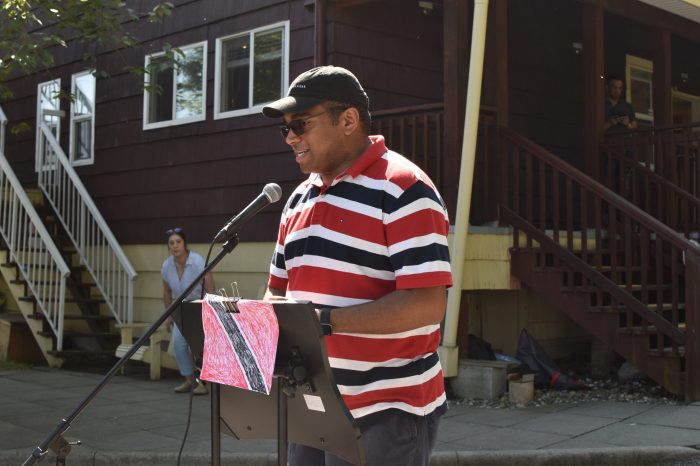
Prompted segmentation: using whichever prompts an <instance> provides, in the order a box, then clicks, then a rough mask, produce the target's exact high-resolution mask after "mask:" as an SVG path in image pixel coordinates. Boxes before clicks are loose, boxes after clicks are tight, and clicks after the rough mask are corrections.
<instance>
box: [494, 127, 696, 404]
mask: <svg viewBox="0 0 700 466" xmlns="http://www.w3.org/2000/svg"><path fill="white" fill-rule="evenodd" d="M498 142H499V152H498V155H497V157H498V163H496V164H495V165H496V166H498V167H499V177H500V178H499V182H498V184H497V186H498V187H499V190H500V192H499V195H498V196H497V198H498V199H499V202H498V209H499V219H500V221H501V223H503V224H506V225H509V226H511V227H512V230H513V247H512V249H511V271H512V273H513V275H515V276H516V277H518V278H519V279H520V280H521V281H522V283H524V284H525V285H526V286H528V287H530V288H532V289H533V290H535V291H536V292H538V294H540V295H541V296H542V297H543V298H544V299H545V300H546V301H548V302H549V303H551V304H552V305H554V306H555V307H557V308H558V309H560V310H561V311H562V312H564V313H565V314H566V315H568V316H569V317H570V318H571V319H572V320H573V321H575V322H576V323H577V324H579V325H580V326H581V327H583V328H584V329H586V330H587V331H588V332H589V333H590V334H591V335H593V336H595V337H596V338H599V339H600V340H601V341H603V342H604V343H606V344H607V345H608V346H609V347H611V348H612V349H614V350H615V351H616V352H617V353H619V354H620V355H621V356H623V357H624V358H625V359H627V360H628V361H630V362H631V363H632V364H634V365H635V366H636V367H637V368H638V369H639V370H641V371H642V372H644V373H645V374H647V375H648V376H649V377H650V378H652V379H653V380H655V381H656V382H658V383H659V384H661V385H662V386H664V387H665V388H666V389H667V390H668V391H670V392H671V393H674V394H677V395H680V396H684V397H685V398H686V399H687V400H693V401H697V400H700V366H698V363H699V362H700V361H699V357H700V341H699V340H700V339H698V336H697V330H698V325H699V324H700V322H699V321H700V319H698V316H699V314H700V291H698V289H699V288H700V287H699V286H698V285H697V284H698V283H700V247H698V245H697V244H695V243H693V242H691V241H689V240H688V239H687V238H686V237H684V235H683V234H681V233H679V232H678V231H676V230H674V229H672V228H671V227H669V225H667V224H664V223H662V222H661V221H659V220H658V219H656V218H654V217H652V216H651V215H649V213H647V212H645V211H643V210H641V209H639V208H638V207H637V206H635V205H633V204H632V203H630V202H629V201H627V200H626V199H624V198H623V197H622V196H620V195H617V194H616V193H615V192H613V191H612V190H610V189H608V188H607V187H606V186H603V185H602V184H600V183H598V182H596V181H595V180H593V179H592V178H590V177H588V176H586V175H585V174H583V173H582V172H580V171H579V170H577V169H576V168H574V167H572V166H570V165H568V164H566V163H565V162H563V161H562V160H561V159H560V158H558V157H556V156H554V155H553V154H551V153H549V152H548V151H546V150H545V149H543V148H542V147H540V146H538V145H536V144H535V143H533V142H532V141H530V140H527V139H526V138H524V137H522V136H520V135H518V134H517V133H515V132H513V131H512V130H510V129H508V128H503V127H501V128H499V139H498ZM655 192H657V193H658V192H659V191H655Z"/></svg>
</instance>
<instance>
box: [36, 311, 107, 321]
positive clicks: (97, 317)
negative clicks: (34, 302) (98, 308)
mask: <svg viewBox="0 0 700 466" xmlns="http://www.w3.org/2000/svg"><path fill="white" fill-rule="evenodd" d="M27 318H29V319H34V320H44V314H42V313H40V312H34V313H33V314H29V315H28V316H27ZM63 319H64V320H91V321H94V322H108V321H111V320H115V319H114V316H107V315H94V316H93V315H77V314H69V315H65V316H63Z"/></svg>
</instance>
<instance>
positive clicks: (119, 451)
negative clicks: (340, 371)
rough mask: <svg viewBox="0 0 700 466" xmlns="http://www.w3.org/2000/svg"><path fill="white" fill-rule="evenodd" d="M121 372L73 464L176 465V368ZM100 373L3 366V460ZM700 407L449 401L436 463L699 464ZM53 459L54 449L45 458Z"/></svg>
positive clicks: (79, 431)
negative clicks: (155, 377)
mask: <svg viewBox="0 0 700 466" xmlns="http://www.w3.org/2000/svg"><path fill="white" fill-rule="evenodd" d="M166 375H167V377H166V378H164V379H163V380H161V381H158V382H153V381H150V380H148V377H147V376H146V375H145V374H137V375H133V376H117V377H115V378H114V379H113V380H112V381H111V382H110V383H109V384H108V385H107V386H106V388H105V389H104V390H103V391H102V392H101V393H99V394H98V396H97V397H95V398H94V399H93V400H92V403H90V405H89V406H88V407H87V408H86V409H85V410H84V411H83V412H82V413H81V414H80V416H79V417H78V418H77V419H76V420H75V422H74V423H73V426H72V428H71V429H70V430H69V431H68V432H67V434H66V437H68V438H69V439H71V438H75V439H80V440H81V441H82V446H81V447H74V448H73V451H72V453H71V454H70V455H69V457H68V460H67V463H66V464H67V465H72V466H75V465H83V464H85V465H88V464H89V465H108V464H109V465H112V464H114V465H116V464H120V465H129V464H134V465H140V464H145V465H149V466H160V465H161V464H162V465H166V464H167V465H173V464H176V462H177V456H178V451H179V449H180V445H181V442H182V439H183V435H184V432H185V424H186V421H187V413H188V405H189V403H188V396H187V395H176V394H174V393H173V392H172V388H173V387H174V386H175V385H177V384H178V383H179V378H178V377H176V376H174V375H173V374H166ZM101 379H102V375H100V374H91V373H83V372H74V371H66V370H50V369H46V368H35V369H31V370H15V371H8V370H5V371H0V393H1V394H2V396H0V465H3V466H4V465H12V464H22V463H23V462H24V460H25V459H26V458H28V457H29V455H30V454H31V453H32V451H33V450H34V448H35V447H36V446H37V445H38V444H39V443H40V442H41V441H42V440H43V439H44V438H45V437H46V435H47V434H48V433H49V432H51V431H52V429H53V428H54V427H55V426H56V424H57V423H58V422H59V421H60V420H61V418H63V417H65V416H67V415H69V414H70V413H71V412H72V411H73V410H74V408H75V407H76V406H77V405H78V404H79V403H80V402H81V401H82V400H83V399H84V398H85V397H86V396H87V395H88V394H89V393H90V392H91V391H92V389H93V388H94V387H95V386H96V385H97V384H98V383H99V381H100V380H101ZM209 426H210V415H209V396H200V397H194V399H193V406H192V420H191V427H190V430H189V436H188V439H187V443H186V445H185V447H184V451H183V456H182V462H181V464H183V465H199V464H202V465H205V464H211V455H210V451H211V447H210V430H209ZM696 446H698V447H699V448H700V403H697V404H690V405H683V406H671V405H645V404H633V403H621V402H587V403H580V404H570V405H554V406H544V407H534V408H522V409H494V408H477V407H467V406H453V407H451V409H450V411H449V412H448V414H447V415H446V416H445V417H444V418H443V421H442V423H441V428H440V433H439V441H438V444H437V447H436V451H435V454H434V457H433V461H432V463H431V464H432V465H434V466H439V465H450V466H452V465H467V464H469V465H490V464H494V465H496V464H499V465H514V466H517V465H521V464H522V465H523V466H525V465H527V466H534V465H596V466H604V465H608V464H610V465H630V466H631V465H634V466H640V465H661V466H669V465H671V464H677V465H694V464H699V465H700V461H698V460H697V458H700V451H698V450H697V449H695V447H696ZM276 448H277V447H276V442H275V441H273V440H257V441H237V440H235V439H233V438H229V437H223V438H222V452H223V455H222V459H223V460H222V464H226V465H233V464H235V465H274V464H276V459H275V458H276V456H275V452H276ZM45 462H48V463H50V464H53V463H54V462H55V456H54V455H53V454H49V455H48V458H47V459H46V460H45Z"/></svg>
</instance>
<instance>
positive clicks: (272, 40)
mask: <svg viewBox="0 0 700 466" xmlns="http://www.w3.org/2000/svg"><path fill="white" fill-rule="evenodd" d="M283 31H284V29H283V28H277V29H273V30H270V31H265V32H260V33H258V34H255V62H254V65H253V105H258V104H263V103H265V102H271V101H273V100H276V99H279V98H280V97H281V96H282V47H283V44H282V38H283Z"/></svg>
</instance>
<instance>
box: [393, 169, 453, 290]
mask: <svg viewBox="0 0 700 466" xmlns="http://www.w3.org/2000/svg"><path fill="white" fill-rule="evenodd" d="M385 231H386V238H387V247H388V250H389V260H390V262H391V264H392V267H393V268H394V273H395V276H396V288H397V289H411V288H427V287H432V286H440V285H444V286H446V287H450V286H452V273H451V271H450V252H449V248H448V244H447V234H448V232H449V220H448V217H447V211H446V209H445V206H444V203H443V202H442V199H441V198H440V196H439V195H438V193H437V192H436V191H435V189H434V188H433V187H432V186H430V185H429V184H426V183H425V182H424V181H421V180H418V181H416V182H415V183H414V184H413V185H411V186H410V187H409V188H408V189H406V190H405V191H403V193H402V194H401V195H400V196H399V197H398V198H397V199H396V200H395V201H393V202H390V203H389V205H388V209H387V212H386V215H385Z"/></svg>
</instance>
